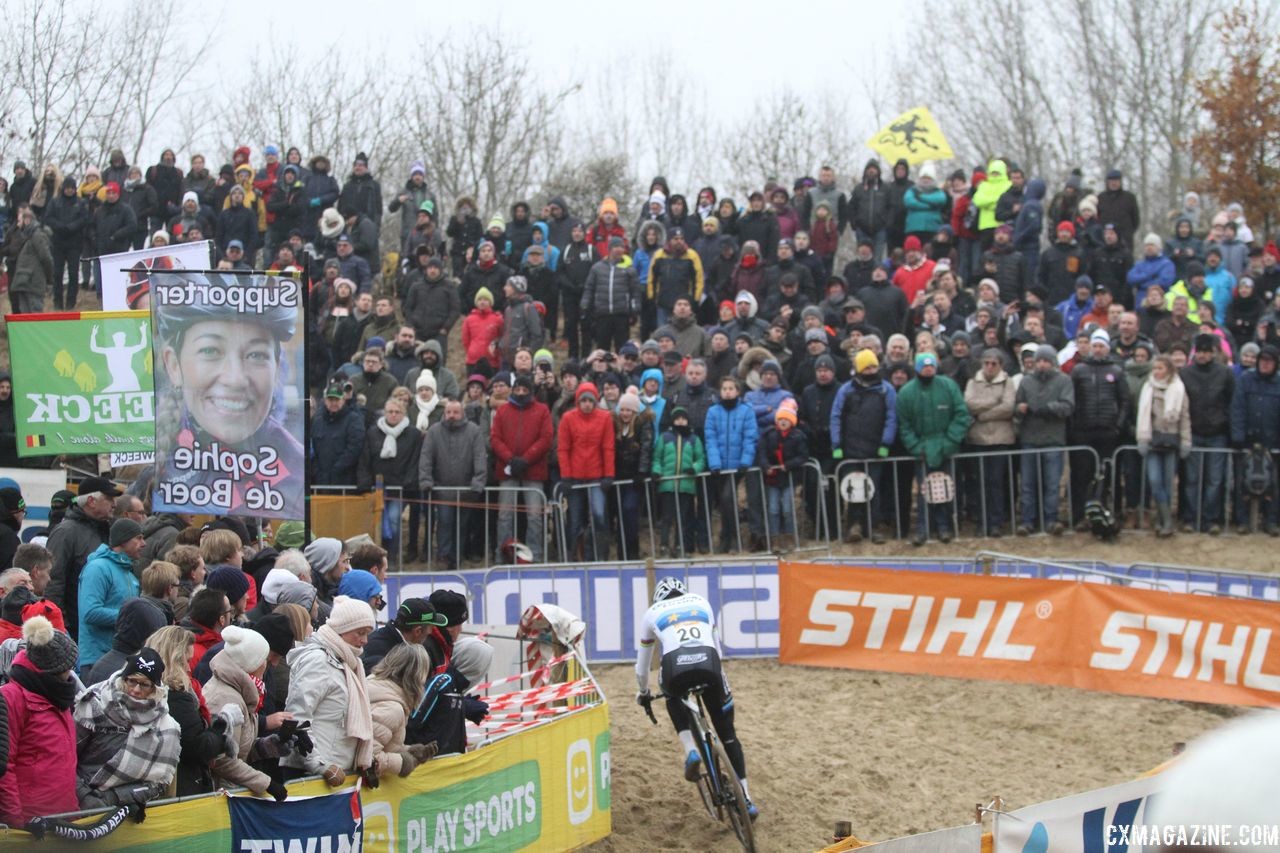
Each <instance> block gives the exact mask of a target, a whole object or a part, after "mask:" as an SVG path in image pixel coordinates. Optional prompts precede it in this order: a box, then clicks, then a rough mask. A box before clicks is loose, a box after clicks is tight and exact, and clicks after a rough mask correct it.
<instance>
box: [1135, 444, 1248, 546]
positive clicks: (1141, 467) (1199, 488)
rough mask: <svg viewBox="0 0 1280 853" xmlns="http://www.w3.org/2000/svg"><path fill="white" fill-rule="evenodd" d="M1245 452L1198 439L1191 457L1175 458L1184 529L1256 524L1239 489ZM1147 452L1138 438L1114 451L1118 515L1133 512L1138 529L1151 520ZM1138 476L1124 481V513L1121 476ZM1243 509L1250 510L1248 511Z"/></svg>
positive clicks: (1176, 497)
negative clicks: (1120, 489) (1119, 481)
mask: <svg viewBox="0 0 1280 853" xmlns="http://www.w3.org/2000/svg"><path fill="white" fill-rule="evenodd" d="M1243 458H1244V453H1243V452H1242V451H1239V450H1233V449H1232V448H1229V447H1213V446H1207V445H1193V447H1192V448H1191V453H1190V454H1188V456H1187V458H1186V459H1181V458H1179V459H1177V460H1176V462H1175V475H1174V486H1173V487H1172V488H1171V495H1172V498H1173V500H1172V501H1171V504H1172V505H1173V507H1174V509H1175V518H1176V519H1177V522H1178V526H1179V527H1181V528H1182V529H1183V530H1184V532H1192V531H1198V532H1207V531H1208V530H1209V529H1210V528H1211V527H1214V526H1217V527H1218V528H1219V531H1220V532H1224V531H1227V530H1229V529H1230V526H1231V525H1232V524H1233V523H1234V524H1235V525H1244V526H1250V519H1249V515H1248V511H1247V510H1248V508H1247V506H1246V504H1245V502H1244V501H1243V500H1242V499H1241V497H1240V496H1239V495H1237V493H1236V479H1237V474H1238V472H1237V467H1238V465H1239V462H1240V460H1241V459H1243ZM1145 463H1146V458H1145V457H1143V456H1142V454H1141V453H1139V451H1138V447H1137V446H1136V445H1132V444H1126V445H1122V446H1120V447H1117V448H1116V449H1115V452H1114V453H1112V454H1111V495H1112V500H1113V503H1114V504H1115V506H1116V509H1117V517H1121V518H1123V517H1125V516H1127V515H1128V514H1129V513H1132V514H1133V517H1134V527H1135V529H1139V530H1140V529H1142V528H1144V527H1147V526H1148V522H1147V512H1148V510H1150V509H1151V506H1150V504H1151V498H1150V496H1149V493H1148V492H1149V482H1148V479H1147V474H1146V464H1145ZM1122 474H1123V475H1124V476H1125V477H1126V478H1135V479H1136V482H1132V483H1131V482H1129V481H1128V479H1126V481H1125V482H1124V498H1125V501H1124V506H1123V509H1124V513H1123V514H1121V513H1120V512H1119V510H1120V508H1121V507H1120V502H1119V497H1118V496H1119V495H1120V492H1119V491H1117V489H1118V488H1119V483H1118V478H1119V477H1120V476H1121V475H1122ZM1242 510H1243V511H1244V512H1242Z"/></svg>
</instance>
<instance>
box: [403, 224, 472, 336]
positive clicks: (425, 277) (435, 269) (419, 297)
mask: <svg viewBox="0 0 1280 853" xmlns="http://www.w3.org/2000/svg"><path fill="white" fill-rule="evenodd" d="M426 248H427V247H425V246H419V247H418V256H417V257H418V265H419V266H418V269H416V270H414V271H413V272H411V273H409V275H408V277H407V278H406V279H405V284H406V286H407V290H406V291H405V297H404V305H403V311H404V321H405V322H406V323H408V324H409V325H411V326H413V330H414V332H415V334H416V339H417V340H418V341H436V342H437V343H439V344H440V347H441V350H442V351H444V352H446V353H447V352H448V347H449V330H450V329H452V328H453V326H454V324H455V323H457V322H458V318H459V317H460V316H462V303H461V300H460V298H459V296H458V283H457V282H456V281H455V280H454V279H451V278H446V277H445V274H444V261H442V260H441V259H440V258H438V257H435V256H434V255H432V254H430V252H429V251H428V252H427V253H425V254H424V253H423V249H426Z"/></svg>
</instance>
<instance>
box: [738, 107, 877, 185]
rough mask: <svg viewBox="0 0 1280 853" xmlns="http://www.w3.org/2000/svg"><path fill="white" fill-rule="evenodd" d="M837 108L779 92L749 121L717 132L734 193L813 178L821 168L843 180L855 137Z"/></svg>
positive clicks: (843, 111)
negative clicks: (833, 171)
mask: <svg viewBox="0 0 1280 853" xmlns="http://www.w3.org/2000/svg"><path fill="white" fill-rule="evenodd" d="M850 124H851V123H850V121H849V118H848V112H847V110H846V108H845V107H844V105H843V104H842V103H838V102H836V100H835V99H834V98H832V97H830V96H826V97H824V98H822V99H820V100H819V102H818V103H817V104H816V105H814V104H810V103H809V102H807V101H806V99H805V98H803V97H802V96H800V95H799V94H797V93H796V92H794V91H792V90H791V89H789V88H784V89H782V90H781V91H779V92H777V93H775V94H773V95H772V96H771V97H769V98H768V99H767V100H762V101H761V103H760V105H759V108H758V109H757V110H756V111H755V112H754V113H753V114H752V115H751V116H750V117H748V118H745V119H741V120H739V121H738V122H736V123H734V124H731V125H729V126H728V127H726V128H725V129H723V130H722V131H721V134H720V136H721V140H722V143H721V146H720V148H721V150H723V151H724V158H725V171H726V174H728V175H729V176H730V178H729V180H730V186H731V187H732V188H733V189H734V190H735V191H739V192H742V191H746V190H751V189H758V188H759V187H760V186H761V184H762V183H763V182H764V181H766V180H768V179H771V178H772V179H774V180H779V181H785V179H787V178H789V177H792V176H799V175H805V174H809V173H811V172H815V171H816V170H817V168H818V166H820V165H822V164H828V165H831V166H832V167H833V168H835V169H836V171H837V172H840V173H842V174H848V173H849V172H851V171H852V169H853V164H854V162H855V160H856V157H857V150H856V147H855V146H856V143H855V142H854V141H853V140H854V139H855V135H854V134H853V132H852V128H851V127H850Z"/></svg>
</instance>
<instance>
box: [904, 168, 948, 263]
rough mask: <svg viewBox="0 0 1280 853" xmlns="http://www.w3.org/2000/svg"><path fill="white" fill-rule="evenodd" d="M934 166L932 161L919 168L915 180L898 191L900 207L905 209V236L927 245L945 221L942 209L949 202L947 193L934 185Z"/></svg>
mask: <svg viewBox="0 0 1280 853" xmlns="http://www.w3.org/2000/svg"><path fill="white" fill-rule="evenodd" d="M937 179H938V176H937V169H936V168H935V167H934V165H933V164H932V163H925V164H924V165H923V166H921V167H920V174H919V175H918V176H917V177H916V182H915V184H913V185H912V186H910V187H907V190H906V192H904V193H903V194H902V207H903V210H904V211H905V212H906V222H905V225H904V230H905V231H906V233H907V236H911V235H913V234H914V235H915V236H916V237H917V238H919V240H920V243H921V245H924V244H927V243H928V242H929V241H930V240H932V239H933V238H934V235H936V234H937V233H938V230H939V229H940V228H942V226H943V225H944V224H946V211H947V207H948V206H949V204H950V201H949V199H948V198H947V193H946V192H945V191H944V190H943V189H942V188H941V187H939V186H938V185H937Z"/></svg>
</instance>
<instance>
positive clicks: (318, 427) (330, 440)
mask: <svg viewBox="0 0 1280 853" xmlns="http://www.w3.org/2000/svg"><path fill="white" fill-rule="evenodd" d="M364 433H365V427H364V416H363V415H361V414H360V411H359V410H358V409H356V408H355V407H354V406H348V405H347V401H346V399H345V396H344V394H343V389H342V384H341V383H338V382H331V383H330V384H329V386H328V387H327V388H325V392H324V406H323V408H321V409H320V410H319V411H317V412H316V414H315V417H314V418H312V419H311V446H312V449H313V451H314V452H313V453H312V480H311V482H312V483H313V484H314V485H320V486H339V485H351V484H353V483H355V481H356V463H357V462H358V461H359V459H360V449H361V448H362V447H363V446H364Z"/></svg>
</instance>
